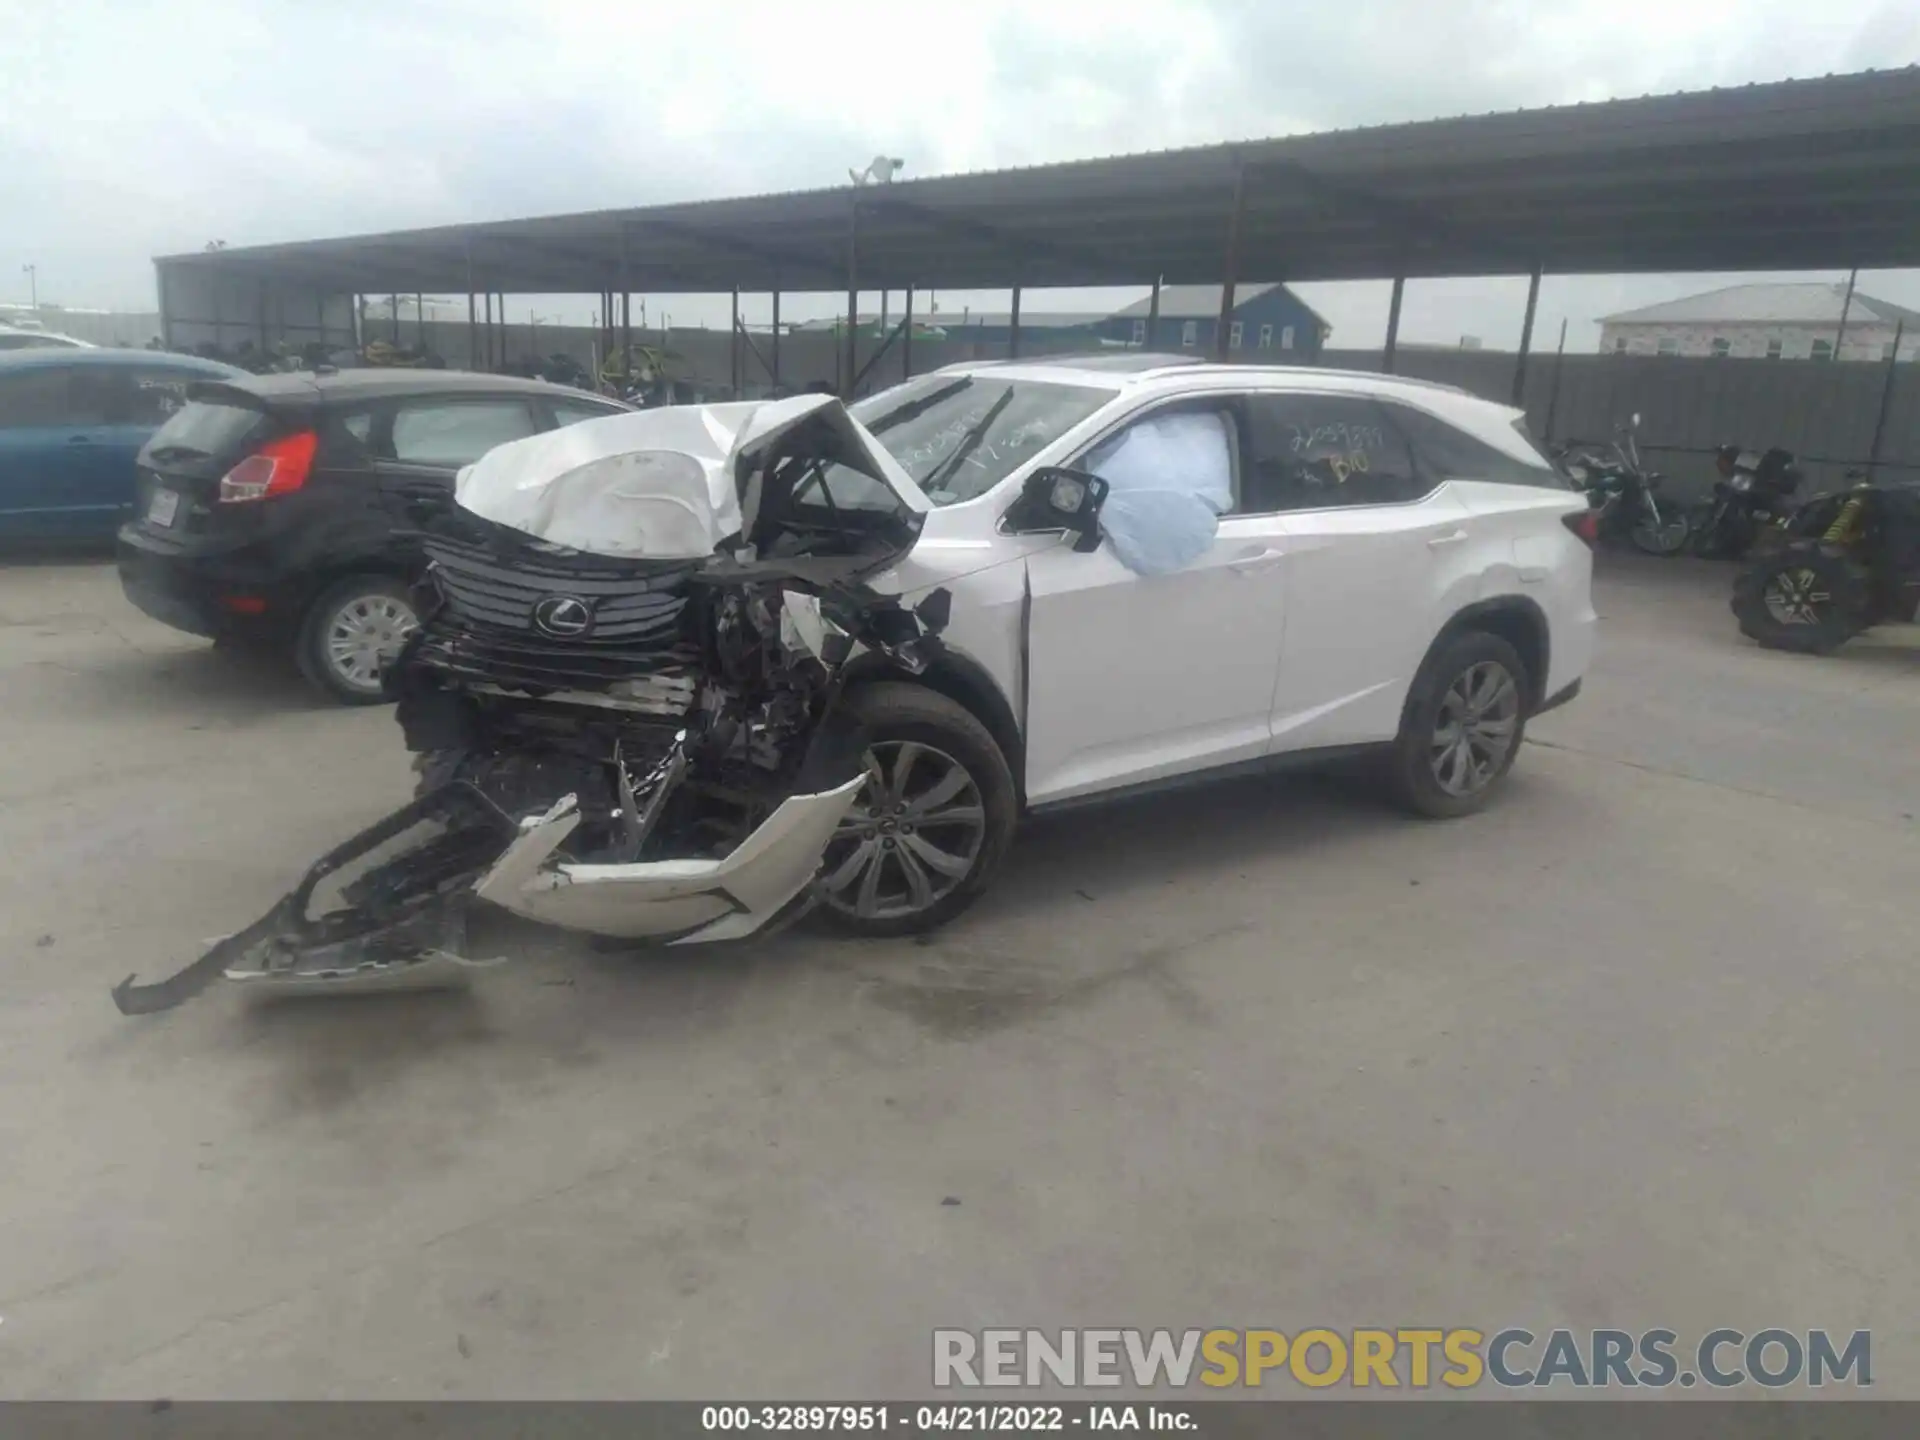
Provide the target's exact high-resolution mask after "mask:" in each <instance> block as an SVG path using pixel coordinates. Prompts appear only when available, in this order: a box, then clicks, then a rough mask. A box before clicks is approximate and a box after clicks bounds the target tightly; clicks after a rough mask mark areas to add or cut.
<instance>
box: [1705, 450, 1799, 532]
mask: <svg viewBox="0 0 1920 1440" xmlns="http://www.w3.org/2000/svg"><path fill="white" fill-rule="evenodd" d="M1714 466H1715V468H1716V469H1718V470H1719V472H1720V478H1719V479H1717V480H1715V481H1714V482H1713V498H1712V499H1711V500H1709V501H1707V503H1706V504H1705V505H1704V506H1703V507H1702V508H1701V510H1700V512H1699V514H1698V515H1697V516H1696V517H1695V519H1694V523H1693V538H1692V550H1693V553H1694V554H1696V555H1700V556H1703V557H1706V558H1708V559H1723V560H1740V559H1744V558H1745V557H1746V556H1747V554H1748V552H1750V551H1751V550H1752V549H1753V546H1754V542H1755V541H1756V540H1758V539H1759V538H1760V536H1761V535H1762V534H1763V533H1764V532H1766V531H1767V530H1769V529H1772V528H1774V527H1777V526H1779V525H1781V524H1782V523H1784V522H1785V520H1786V519H1787V517H1788V516H1789V515H1791V514H1792V513H1793V508H1794V507H1793V502H1792V500H1791V498H1790V497H1791V496H1792V495H1793V492H1794V491H1796V490H1798V489H1799V488H1800V478H1801V477H1800V468H1799V466H1798V465H1796V464H1795V463H1794V458H1793V454H1792V452H1791V451H1787V450H1782V449H1781V448H1780V447H1779V446H1777V445H1776V446H1774V447H1773V448H1772V449H1770V450H1767V451H1765V452H1756V451H1753V450H1744V449H1742V448H1741V447H1740V446H1738V445H1722V446H1721V447H1720V448H1719V449H1718V450H1717V451H1715V452H1714Z"/></svg>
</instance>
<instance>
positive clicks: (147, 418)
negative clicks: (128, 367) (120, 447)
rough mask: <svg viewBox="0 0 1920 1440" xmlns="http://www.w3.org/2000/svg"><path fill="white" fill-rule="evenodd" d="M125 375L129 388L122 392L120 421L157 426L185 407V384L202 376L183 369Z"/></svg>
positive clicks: (149, 426)
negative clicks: (130, 384) (129, 382)
mask: <svg viewBox="0 0 1920 1440" xmlns="http://www.w3.org/2000/svg"><path fill="white" fill-rule="evenodd" d="M128 378H129V379H130V381H131V382H132V388H131V392H130V393H128V394H125V395H123V396H122V399H123V401H124V402H125V411H124V413H123V414H121V415H120V416H119V417H118V419H119V422H120V423H121V424H123V425H139V426H141V427H143V428H145V429H149V430H157V429H159V428H160V427H161V426H162V425H164V424H166V423H167V421H169V420H171V419H172V418H173V417H174V416H175V415H178V414H179V413H180V412H181V411H182V410H184V409H186V408H187V386H189V385H191V384H192V383H193V382H194V381H195V380H197V379H200V378H201V377H200V376H197V375H190V374H188V373H187V372H186V371H184V370H135V371H133V372H132V373H131V374H130V375H129V377H128Z"/></svg>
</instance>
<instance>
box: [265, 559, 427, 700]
mask: <svg viewBox="0 0 1920 1440" xmlns="http://www.w3.org/2000/svg"><path fill="white" fill-rule="evenodd" d="M361 602H366V603H367V604H368V605H369V606H372V607H377V608H380V609H385V608H386V607H388V606H389V605H396V606H398V607H400V608H403V609H404V610H405V612H406V615H407V616H408V617H409V621H411V617H412V615H413V599H412V597H411V595H410V594H409V593H408V590H407V587H406V585H405V584H403V583H402V582H401V581H399V580H396V579H394V578H393V577H392V576H391V575H372V574H368V575H349V576H347V577H346V578H345V579H342V580H338V581H335V582H334V583H333V584H332V585H330V586H328V587H327V589H326V590H325V591H324V592H323V593H322V594H321V596H320V598H319V599H317V600H315V601H314V602H313V604H312V605H310V606H309V607H308V608H307V614H306V618H305V619H304V620H303V621H302V622H301V624H300V633H299V637H298V638H297V639H296V640H295V641H294V650H293V654H294V659H295V660H296V661H298V662H299V665H300V673H301V674H302V675H304V676H306V677H307V681H308V683H310V684H311V685H313V686H314V688H315V689H317V690H319V691H320V692H321V693H322V694H323V695H326V696H328V697H329V698H330V699H333V700H337V701H339V702H340V703H342V704H345V705H379V704H383V703H385V702H386V700H387V699H388V698H389V697H388V696H387V694H386V693H385V691H384V690H383V689H382V688H381V687H380V685H379V683H378V680H377V677H375V678H374V680H373V682H372V683H356V681H355V678H354V676H353V675H350V674H349V673H347V672H345V671H344V670H343V669H342V667H341V666H340V665H338V664H336V663H335V662H334V660H333V658H332V656H331V654H330V652H329V644H328V641H329V636H330V634H331V633H332V632H333V630H334V627H335V624H336V622H337V621H339V620H340V619H341V618H342V617H343V616H345V615H347V614H348V612H349V611H350V610H351V609H352V607H354V606H356V605H358V604H360V603H361ZM363 673H365V672H363Z"/></svg>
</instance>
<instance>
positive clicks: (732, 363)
mask: <svg viewBox="0 0 1920 1440" xmlns="http://www.w3.org/2000/svg"><path fill="white" fill-rule="evenodd" d="M727 365H728V368H729V369H730V370H731V371H732V380H731V383H732V386H733V398H734V399H735V400H738V399H739V398H740V391H741V388H742V387H743V385H744V384H745V380H746V377H745V376H743V375H742V374H741V373H740V371H741V365H740V287H739V286H738V285H736V286H734V287H733V340H732V343H731V344H729V345H728V346H727Z"/></svg>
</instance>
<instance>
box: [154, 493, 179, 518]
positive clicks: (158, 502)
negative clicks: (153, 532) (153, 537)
mask: <svg viewBox="0 0 1920 1440" xmlns="http://www.w3.org/2000/svg"><path fill="white" fill-rule="evenodd" d="M179 509H180V492H179V491H178V490H156V491H154V492H153V498H152V499H151V500H149V501H148V502H147V523H148V524H149V525H171V524H173V517H174V515H175V514H177V513H178V512H179Z"/></svg>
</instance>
